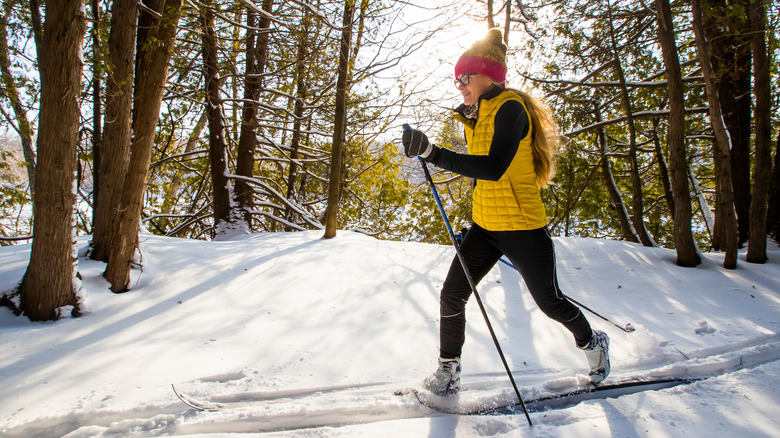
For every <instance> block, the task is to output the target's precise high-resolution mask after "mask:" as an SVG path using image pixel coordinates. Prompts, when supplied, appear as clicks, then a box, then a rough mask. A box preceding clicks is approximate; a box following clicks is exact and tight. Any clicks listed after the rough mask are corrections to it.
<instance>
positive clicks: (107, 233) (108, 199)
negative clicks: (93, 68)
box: [91, 0, 138, 262]
mask: <svg viewBox="0 0 780 438" xmlns="http://www.w3.org/2000/svg"><path fill="white" fill-rule="evenodd" d="M137 20H138V2H137V1H136V0H114V3H113V6H112V8H111V33H110V35H109V37H108V63H109V66H110V67H109V68H108V69H107V70H108V78H107V81H106V126H105V130H104V132H103V143H102V144H103V147H102V149H101V151H102V153H101V155H100V160H99V163H98V174H99V175H100V178H99V182H100V185H99V186H98V187H97V192H96V196H95V202H94V212H93V224H92V226H93V231H92V233H93V237H92V254H91V257H92V259H94V260H100V261H102V262H108V256H109V254H110V252H111V245H112V244H113V241H114V236H113V232H114V231H115V227H114V220H115V218H116V217H117V212H118V211H119V203H120V201H121V200H122V189H123V188H124V185H125V177H126V176H127V166H128V163H129V162H130V142H131V141H132V138H131V130H130V126H131V123H132V112H133V70H134V67H135V56H136V51H135V48H136V46H135V38H136V30H137V24H138V22H137Z"/></svg>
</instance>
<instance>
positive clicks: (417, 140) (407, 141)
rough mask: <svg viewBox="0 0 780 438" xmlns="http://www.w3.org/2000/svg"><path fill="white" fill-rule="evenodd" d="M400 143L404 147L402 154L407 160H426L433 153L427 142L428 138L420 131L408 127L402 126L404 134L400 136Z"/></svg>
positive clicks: (429, 143) (432, 146)
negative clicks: (415, 158)
mask: <svg viewBox="0 0 780 438" xmlns="http://www.w3.org/2000/svg"><path fill="white" fill-rule="evenodd" d="M401 143H402V144H403V145H404V154H405V155H406V156H407V157H409V158H414V157H416V156H420V157H422V159H424V160H426V159H428V158H429V157H430V156H431V155H432V154H433V151H434V148H435V147H436V146H434V145H433V144H432V143H431V142H429V141H428V137H427V136H426V135H425V133H423V132H422V131H420V130H418V129H413V128H411V127H410V126H409V125H404V134H403V136H401Z"/></svg>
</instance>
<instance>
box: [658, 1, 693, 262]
mask: <svg viewBox="0 0 780 438" xmlns="http://www.w3.org/2000/svg"><path fill="white" fill-rule="evenodd" d="M655 3H656V9H657V11H656V14H657V16H656V18H657V21H658V33H659V35H658V36H659V40H660V43H661V51H662V53H663V58H664V68H665V70H666V79H667V81H668V87H669V131H668V134H667V137H666V138H667V143H668V145H669V155H670V158H671V163H670V164H671V175H672V191H673V193H674V205H675V207H674V212H673V218H674V243H675V247H676V250H677V264H678V265H680V266H686V267H693V266H697V265H699V264H700V263H701V256H700V255H699V252H698V249H697V248H696V242H695V241H694V240H693V233H692V231H691V194H690V192H689V190H688V171H687V168H688V163H687V161H686V151H685V102H684V100H683V82H682V74H681V69H680V59H679V57H678V55H677V43H676V41H675V38H674V29H673V27H672V26H673V24H672V8H671V6H670V4H669V0H656V1H655Z"/></svg>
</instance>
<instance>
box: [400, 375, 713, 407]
mask: <svg viewBox="0 0 780 438" xmlns="http://www.w3.org/2000/svg"><path fill="white" fill-rule="evenodd" d="M699 380H702V379H697V378H659V379H648V380H626V381H622V382H615V383H607V384H601V385H598V386H595V385H590V386H586V387H579V388H575V389H572V390H569V391H565V392H560V393H554V394H546V395H541V396H539V397H536V398H530V399H529V398H526V399H525V400H524V401H525V405H526V407H527V409H528V410H529V411H531V412H540V411H544V410H549V409H562V408H566V407H569V406H574V405H576V404H579V403H581V402H583V401H586V400H593V399H606V398H615V397H620V396H622V395H628V394H635V393H638V392H643V391H656V390H659V389H667V388H672V387H675V386H678V385H684V384H689V383H693V382H695V381H699ZM480 392H483V391H473V392H472V391H469V390H462V391H461V392H460V393H458V394H455V395H450V396H438V395H435V394H432V393H430V392H427V391H422V390H418V389H413V388H412V389H405V390H400V391H396V392H395V394H396V395H412V396H414V398H415V399H416V400H417V401H418V402H419V403H420V404H421V405H423V406H425V407H427V408H429V409H431V410H433V411H436V412H439V413H442V414H454V415H512V414H521V413H524V411H523V410H522V406H521V405H520V403H519V402H517V399H514V400H512V401H509V400H508V399H507V396H506V394H505V393H503V394H498V395H495V394H492V395H491V394H487V395H485V396H480V395H479V393H480ZM470 393H471V394H470Z"/></svg>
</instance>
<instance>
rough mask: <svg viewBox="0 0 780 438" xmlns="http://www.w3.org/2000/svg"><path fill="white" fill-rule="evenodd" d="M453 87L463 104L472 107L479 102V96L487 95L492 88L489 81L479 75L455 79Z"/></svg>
mask: <svg viewBox="0 0 780 438" xmlns="http://www.w3.org/2000/svg"><path fill="white" fill-rule="evenodd" d="M455 85H456V86H457V87H458V91H460V94H461V95H462V96H463V103H464V104H466V105H474V104H476V103H477V102H478V101H479V96H482V95H483V94H485V93H487V91H488V90H490V88H491V87H492V86H493V82H492V81H491V79H490V78H489V77H487V76H485V75H481V74H479V73H468V74H464V75H461V76H460V77H458V78H456V79H455Z"/></svg>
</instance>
